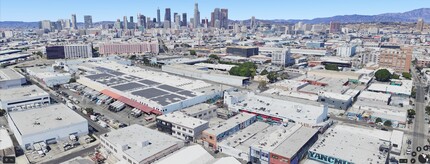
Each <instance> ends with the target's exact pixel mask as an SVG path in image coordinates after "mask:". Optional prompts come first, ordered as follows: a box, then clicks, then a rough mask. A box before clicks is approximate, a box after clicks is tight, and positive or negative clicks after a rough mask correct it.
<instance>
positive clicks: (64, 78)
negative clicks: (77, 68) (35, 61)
mask: <svg viewBox="0 0 430 164" xmlns="http://www.w3.org/2000/svg"><path fill="white" fill-rule="evenodd" d="M26 71H27V73H28V74H29V75H30V76H32V77H33V78H35V79H37V80H39V81H40V82H42V83H43V84H45V85H46V86H48V87H53V86H55V85H61V84H67V83H69V82H70V79H71V78H72V75H71V74H70V73H61V72H56V71H55V70H54V68H52V67H30V68H27V69H26Z"/></svg>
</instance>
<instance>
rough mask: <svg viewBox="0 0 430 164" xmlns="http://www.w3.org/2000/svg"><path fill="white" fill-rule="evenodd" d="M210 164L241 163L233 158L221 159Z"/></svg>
mask: <svg viewBox="0 0 430 164" xmlns="http://www.w3.org/2000/svg"><path fill="white" fill-rule="evenodd" d="M212 164H241V163H240V162H239V161H238V160H237V159H236V158H234V157H223V158H220V159H218V160H216V161H214V162H213V163H212Z"/></svg>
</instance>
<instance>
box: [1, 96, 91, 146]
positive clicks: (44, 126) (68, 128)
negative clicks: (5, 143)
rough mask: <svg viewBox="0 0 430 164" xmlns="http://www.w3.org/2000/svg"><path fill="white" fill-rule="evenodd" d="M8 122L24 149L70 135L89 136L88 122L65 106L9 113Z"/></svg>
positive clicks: (51, 106)
mask: <svg viewBox="0 0 430 164" xmlns="http://www.w3.org/2000/svg"><path fill="white" fill-rule="evenodd" d="M7 121H8V124H9V127H10V128H11V130H12V132H13V133H14V134H15V137H16V139H17V141H18V143H19V144H20V146H21V147H22V148H25V149H27V148H30V147H31V146H32V145H33V144H34V143H39V142H46V143H52V142H56V141H57V140H59V139H67V138H68V137H69V136H70V135H75V136H82V135H86V134H88V122H87V120H86V119H85V118H83V117H82V116H80V115H79V114H77V113H76V112H74V111H73V110H72V109H70V108H69V107H67V106H66V105H64V104H55V105H49V106H43V107H39V108H35V109H31V110H24V111H17V112H9V113H7Z"/></svg>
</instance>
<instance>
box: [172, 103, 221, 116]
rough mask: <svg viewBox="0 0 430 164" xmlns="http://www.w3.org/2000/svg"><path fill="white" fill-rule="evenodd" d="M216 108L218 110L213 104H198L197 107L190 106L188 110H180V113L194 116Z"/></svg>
mask: <svg viewBox="0 0 430 164" xmlns="http://www.w3.org/2000/svg"><path fill="white" fill-rule="evenodd" d="M216 108H218V107H217V106H216V105H213V104H207V103H200V104H197V105H193V106H190V107H188V108H184V109H181V110H180V111H181V112H183V113H185V114H187V115H194V114H196V113H199V112H201V111H205V110H208V109H216Z"/></svg>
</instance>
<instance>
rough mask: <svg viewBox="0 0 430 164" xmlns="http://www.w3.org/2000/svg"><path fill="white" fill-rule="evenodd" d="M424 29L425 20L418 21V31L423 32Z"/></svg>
mask: <svg viewBox="0 0 430 164" xmlns="http://www.w3.org/2000/svg"><path fill="white" fill-rule="evenodd" d="M423 29H424V20H423V19H422V18H420V19H418V22H417V31H420V32H421V31H423Z"/></svg>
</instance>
